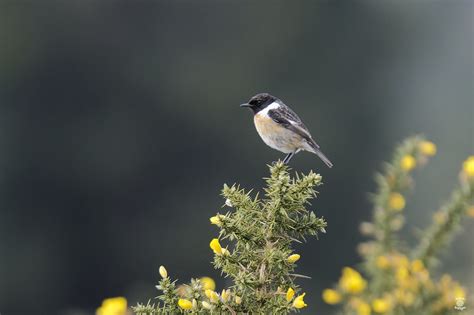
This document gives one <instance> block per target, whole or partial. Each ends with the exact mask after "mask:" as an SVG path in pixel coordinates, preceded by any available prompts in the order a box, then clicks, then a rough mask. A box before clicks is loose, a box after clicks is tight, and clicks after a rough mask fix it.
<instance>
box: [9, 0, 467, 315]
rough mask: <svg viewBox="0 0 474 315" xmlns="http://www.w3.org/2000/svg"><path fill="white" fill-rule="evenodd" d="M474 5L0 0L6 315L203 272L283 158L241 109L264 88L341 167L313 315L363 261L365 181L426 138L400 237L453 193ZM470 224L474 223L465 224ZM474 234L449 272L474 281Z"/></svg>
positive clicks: (329, 188) (309, 257) (463, 238)
mask: <svg viewBox="0 0 474 315" xmlns="http://www.w3.org/2000/svg"><path fill="white" fill-rule="evenodd" d="M473 8H474V6H473V2H471V1H436V2H430V1H414V2H413V1H412V2H408V1H406V2H405V1H404V2H397V1H360V2H357V3H356V2H342V1H331V2H330V1H313V2H310V1H305V2H303V1H298V2H294V1H285V2H280V1H271V2H259V3H252V2H250V1H249V2H243V1H240V2H237V1H199V2H195V3H193V2H191V1H189V2H184V1H175V2H172V1H162V2H153V3H152V2H147V1H136V2H135V1H134V2H133V3H132V2H128V3H127V2H120V1H115V2H101V1H68V2H62V1H42V2H41V3H40V2H35V1H10V0H3V1H0V312H1V313H2V314H4V315H20V314H29V313H35V314H68V313H71V311H72V310H85V311H87V312H89V313H92V312H93V310H94V309H95V308H96V307H97V306H98V305H99V304H100V303H101V300H102V299H103V298H105V297H110V296H117V295H123V296H126V297H127V298H128V300H129V303H130V304H135V302H136V301H138V300H140V301H146V300H147V299H148V298H149V297H150V298H152V297H154V296H156V295H157V291H156V290H155V289H154V284H155V283H156V281H157V279H158V266H159V265H161V264H163V265H165V266H166V267H167V268H168V271H169V273H170V274H171V275H172V276H173V277H177V278H179V279H180V281H189V279H190V278H191V277H196V276H203V275H209V276H212V277H214V278H215V279H218V281H217V282H218V287H220V288H222V286H223V285H225V282H224V281H223V280H219V279H221V278H220V275H219V273H218V272H216V271H215V270H213V268H212V266H211V265H210V263H209V262H210V260H211V259H212V253H211V251H210V249H209V247H208V243H209V240H210V239H211V238H212V237H214V236H215V235H216V232H217V230H216V229H215V228H214V227H211V226H210V224H209V221H208V218H209V217H210V216H212V215H213V214H215V213H216V212H217V211H219V210H220V207H221V205H222V204H223V202H224V201H223V200H222V199H221V198H220V196H219V193H220V189H221V187H222V185H223V183H229V184H232V183H234V182H238V183H240V184H241V185H242V186H243V187H246V188H256V189H259V188H260V187H261V185H262V183H263V181H262V179H261V178H262V177H264V176H266V175H267V168H266V166H265V165H266V164H267V163H270V162H271V161H273V160H276V159H278V158H281V157H283V155H282V154H280V153H278V152H277V151H274V150H272V149H270V148H268V147H266V146H265V145H264V144H263V143H262V141H261V140H260V139H259V138H258V136H257V134H256V131H255V129H254V126H253V123H252V118H251V114H250V113H249V112H248V111H246V110H243V109H241V108H239V107H238V105H239V104H240V103H242V102H245V101H247V100H248V98H249V97H250V96H252V95H254V94H256V93H257V92H269V93H272V94H274V95H276V96H278V97H280V98H281V99H282V100H283V101H284V102H286V103H287V104H290V105H291V106H292V107H293V109H295V110H296V111H297V112H298V113H299V114H300V115H301V116H302V117H304V120H305V122H306V124H307V125H308V127H309V129H310V130H311V131H312V133H313V135H314V136H315V138H316V139H317V141H318V142H319V143H320V144H321V146H322V147H323V149H324V152H325V153H326V154H327V155H328V156H329V157H330V158H331V160H332V161H333V162H334V164H335V167H334V168H333V169H331V170H329V169H327V168H326V167H325V166H324V165H323V164H322V162H321V161H320V160H318V159H317V158H316V157H315V156H313V155H310V154H307V153H303V154H299V155H297V156H296V157H295V158H294V159H293V160H292V163H291V164H292V167H293V168H294V169H296V170H298V171H304V172H307V171H309V170H310V169H313V170H316V171H318V172H320V173H321V174H322V175H323V177H324V182H325V185H324V186H322V187H321V188H320V192H321V194H320V197H319V198H318V200H317V201H315V202H314V209H315V210H316V213H317V214H318V215H320V216H324V217H325V218H326V219H327V221H328V224H329V225H328V229H327V231H328V233H327V234H325V235H322V236H321V237H320V240H319V241H316V240H315V239H311V240H310V241H309V242H308V243H307V244H304V245H302V246H299V247H298V248H297V251H298V252H301V253H302V260H301V263H300V264H299V273H303V274H307V275H310V276H312V280H303V281H301V285H302V287H303V288H304V289H305V290H306V291H307V292H308V295H307V303H308V304H310V307H309V308H308V311H307V312H308V313H315V312H316V313H318V314H327V313H330V309H328V308H326V306H324V304H323V303H322V301H321V298H320V292H321V290H322V289H323V288H324V287H327V286H330V285H331V284H332V283H333V282H335V281H336V280H337V278H338V277H339V274H340V269H341V268H342V267H343V266H345V265H353V264H356V263H358V262H359V257H358V255H357V253H356V249H355V247H356V245H357V243H358V242H360V241H361V240H362V237H361V236H360V235H359V232H358V224H359V222H361V221H363V220H368V219H370V214H371V207H370V203H369V202H368V198H367V196H368V194H367V193H368V192H370V191H373V190H374V188H375V185H374V182H373V174H374V172H375V171H376V170H378V169H380V166H381V164H382V160H386V159H388V158H389V157H390V154H391V150H392V149H393V147H394V145H395V144H396V143H397V142H398V141H400V140H401V139H403V138H404V137H406V136H409V135H412V134H415V133H423V134H425V135H427V136H428V137H429V138H430V139H431V140H433V141H434V142H435V143H436V144H437V145H438V152H439V154H438V155H437V156H436V157H435V158H434V159H433V160H432V163H430V165H429V166H428V167H426V168H425V170H424V171H423V172H416V179H417V186H416V189H415V194H413V195H411V197H410V198H409V200H408V201H409V204H408V207H407V209H406V213H407V216H408V218H407V220H408V224H407V226H406V228H405V230H406V233H405V234H406V235H407V242H409V243H413V242H414V241H415V240H416V238H415V237H414V236H413V235H414V233H413V231H414V229H415V227H416V226H419V227H424V226H426V225H427V224H428V223H429V222H430V221H431V215H432V214H431V213H432V211H434V210H436V209H437V207H438V205H439V203H440V201H442V200H444V199H446V198H447V197H448V196H449V191H450V190H451V189H452V188H453V187H454V185H455V184H456V182H457V174H458V171H459V169H460V165H461V162H462V161H463V160H464V159H465V158H466V157H467V155H469V154H472V153H473V148H474V127H473V120H474V105H473V104H474V94H473V85H474V72H473V65H474V62H473V59H474V58H473V36H472V30H473ZM471 221H472V220H471ZM473 226H474V224H473V223H472V222H467V224H466V225H465V229H464V233H463V234H461V235H460V236H459V237H458V238H456V241H455V242H454V245H453V246H452V247H451V249H450V250H449V251H448V252H447V253H446V255H445V257H444V262H445V264H444V265H443V267H442V268H440V272H442V271H443V270H449V271H450V272H452V273H453V274H454V276H455V278H457V279H459V280H461V282H462V283H463V284H464V285H466V286H467V287H470V288H471V289H472V288H473V287H474V271H473V267H472V266H473V265H474V253H473V250H472V248H473V246H472V239H473V237H474V231H473V230H474V229H473Z"/></svg>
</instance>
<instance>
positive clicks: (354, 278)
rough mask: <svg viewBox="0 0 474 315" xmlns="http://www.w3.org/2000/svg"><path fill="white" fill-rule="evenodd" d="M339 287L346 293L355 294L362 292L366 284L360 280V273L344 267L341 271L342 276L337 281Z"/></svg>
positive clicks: (362, 279)
mask: <svg viewBox="0 0 474 315" xmlns="http://www.w3.org/2000/svg"><path fill="white" fill-rule="evenodd" d="M339 285H340V286H341V288H342V289H343V290H344V291H345V292H348V293H351V294H357V293H360V292H362V291H364V289H365V287H366V286H367V282H366V281H365V280H364V278H362V276H361V275H360V273H358V272H357V271H355V270H354V269H352V268H349V267H345V268H344V269H343V270H342V276H341V278H340V279H339Z"/></svg>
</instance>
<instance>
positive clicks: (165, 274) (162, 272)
mask: <svg viewBox="0 0 474 315" xmlns="http://www.w3.org/2000/svg"><path fill="white" fill-rule="evenodd" d="M158 271H159V273H160V276H161V277H162V278H163V279H165V278H168V271H166V268H165V267H164V266H160V268H159V269H158Z"/></svg>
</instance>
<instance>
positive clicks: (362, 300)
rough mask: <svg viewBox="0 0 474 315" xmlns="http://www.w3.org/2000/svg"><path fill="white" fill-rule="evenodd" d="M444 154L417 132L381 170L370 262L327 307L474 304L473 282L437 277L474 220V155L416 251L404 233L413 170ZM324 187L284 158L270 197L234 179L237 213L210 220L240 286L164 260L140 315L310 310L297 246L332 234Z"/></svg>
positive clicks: (345, 274) (453, 309)
mask: <svg viewBox="0 0 474 315" xmlns="http://www.w3.org/2000/svg"><path fill="white" fill-rule="evenodd" d="M435 154H436V146H435V144H433V143H432V142H429V141H426V140H425V139H424V138H422V137H413V138H409V139H407V140H405V141H404V142H403V143H402V144H401V145H400V146H399V147H398V148H397V149H396V150H395V154H394V157H393V159H392V161H391V162H390V163H386V164H385V167H384V171H383V172H382V173H381V174H378V175H377V176H376V181H377V186H378V189H377V191H376V193H375V194H374V195H373V196H372V200H373V205H374V211H373V219H372V221H371V222H364V223H362V224H361V232H362V233H363V234H364V235H366V236H368V237H370V240H369V241H367V242H365V243H363V244H360V246H359V252H360V254H361V256H362V258H363V261H362V263H361V264H360V266H358V267H357V268H351V267H345V268H344V269H343V270H342V275H341V277H340V279H339V282H338V283H337V284H336V285H335V286H334V288H331V289H326V290H324V292H323V294H322V298H323V300H324V301H325V302H326V303H328V304H331V305H334V304H342V308H341V309H340V311H341V314H347V315H371V314H387V315H442V314H443V315H444V314H451V313H457V314H459V311H463V310H464V309H466V308H467V307H469V306H468V305H465V297H466V290H465V288H463V287H462V286H461V285H460V284H459V283H458V282H456V281H454V280H453V279H452V278H451V276H449V275H441V276H439V277H434V276H433V274H434V273H435V272H434V271H435V267H436V265H437V261H438V257H439V253H440V251H441V250H442V249H443V248H444V247H446V246H447V245H448V244H449V240H450V239H452V237H453V234H454V233H455V232H456V231H457V230H458V229H459V227H460V222H461V220H462V218H463V217H464V216H466V215H471V216H474V206H473V199H474V156H471V157H469V158H468V159H467V160H466V161H465V162H464V164H463V167H462V170H461V172H460V173H459V185H458V187H456V188H455V189H454V191H453V193H452V196H451V198H450V199H449V200H448V201H447V202H446V203H444V205H442V206H441V207H440V210H439V211H437V212H436V213H435V214H434V216H433V223H432V224H431V225H430V226H428V227H427V228H426V229H425V230H424V231H422V233H421V238H420V241H419V242H418V244H417V245H416V246H415V247H414V248H413V249H412V248H410V247H409V246H407V244H405V243H404V242H403V239H402V238H401V237H400V235H399V234H400V230H401V228H402V227H403V225H404V220H405V217H404V215H403V213H404V209H405V207H406V200H405V195H406V193H407V192H409V191H410V190H411V188H412V187H413V183H414V181H413V178H412V173H413V171H414V170H415V169H416V168H419V167H421V166H423V165H425V164H426V163H427V162H428V159H429V158H430V157H431V156H433V155H435ZM320 184H321V176H320V175H318V174H315V173H313V172H310V173H309V174H308V175H298V174H296V175H295V177H291V176H290V174H289V169H288V167H287V166H286V165H284V164H283V163H281V162H278V163H275V164H274V165H273V166H271V167H270V177H269V178H267V179H266V187H265V188H264V191H263V196H262V197H260V196H259V194H258V193H257V194H254V195H253V196H252V195H251V193H250V192H246V191H244V190H243V189H241V188H240V187H239V186H237V185H234V186H232V187H229V186H226V185H225V186H224V188H223V190H222V196H223V197H224V199H225V205H226V206H227V209H228V210H229V211H227V212H226V213H222V214H221V213H218V214H216V215H215V216H213V217H212V218H210V222H211V224H213V225H215V226H216V227H217V228H218V229H219V230H220V231H219V235H218V237H216V238H215V239H213V240H212V241H211V242H210V244H209V245H210V248H211V250H212V251H213V252H214V261H213V264H214V267H215V268H217V269H220V270H221V272H222V274H223V275H224V276H225V277H227V278H230V279H231V280H232V285H231V286H230V287H229V288H226V289H224V290H222V291H220V292H216V291H215V283H214V281H213V280H212V279H210V278H201V279H191V281H190V283H188V284H182V285H176V280H172V279H171V277H170V276H169V275H168V271H167V270H166V269H165V268H164V267H163V266H162V267H160V269H159V273H160V276H161V280H160V281H159V284H158V285H157V289H158V290H160V291H161V295H160V296H158V298H157V299H158V301H156V302H150V301H149V302H148V303H147V304H138V305H137V306H136V307H134V308H133V310H134V311H135V313H136V314H138V315H145V314H146V315H158V314H182V313H192V314H288V313H291V312H297V311H298V310H299V309H302V308H304V307H306V306H307V305H306V303H305V300H304V297H305V293H303V292H301V291H302V290H301V289H300V287H299V286H298V284H297V283H296V282H295V280H297V279H298V278H299V277H306V276H303V275H299V274H297V273H295V267H296V264H295V263H296V262H297V261H298V260H299V259H300V255H299V254H298V253H295V252H294V251H293V245H294V243H298V242H301V241H305V238H306V237H307V236H309V235H317V234H318V233H319V232H322V233H325V227H326V222H325V221H324V220H323V219H322V218H318V217H317V216H316V215H315V213H314V212H312V211H309V210H308V209H307V206H308V204H309V201H310V200H311V199H312V198H314V197H315V196H316V191H315V187H316V186H318V185H320ZM116 304H118V303H115V304H114V303H104V305H103V306H102V307H101V309H102V310H105V309H108V308H110V309H115V308H116V307H117V306H116ZM120 305H121V304H120ZM120 305H119V306H120ZM101 314H102V315H104V314H105V315H109V313H106V312H103V313H101ZM110 315H117V314H116V313H110ZM120 315H122V313H120Z"/></svg>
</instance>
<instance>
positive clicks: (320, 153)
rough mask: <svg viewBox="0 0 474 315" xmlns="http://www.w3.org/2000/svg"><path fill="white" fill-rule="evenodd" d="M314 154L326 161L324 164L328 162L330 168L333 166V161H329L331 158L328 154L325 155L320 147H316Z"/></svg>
mask: <svg viewBox="0 0 474 315" xmlns="http://www.w3.org/2000/svg"><path fill="white" fill-rule="evenodd" d="M313 153H314V154H316V155H317V156H319V158H320V159H321V160H322V161H323V162H324V164H326V165H327V166H328V167H329V168H331V167H333V165H332V163H331V161H329V159H328V158H327V156H325V155H324V153H323V152H321V150H319V149H315V150H314V152H313Z"/></svg>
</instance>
